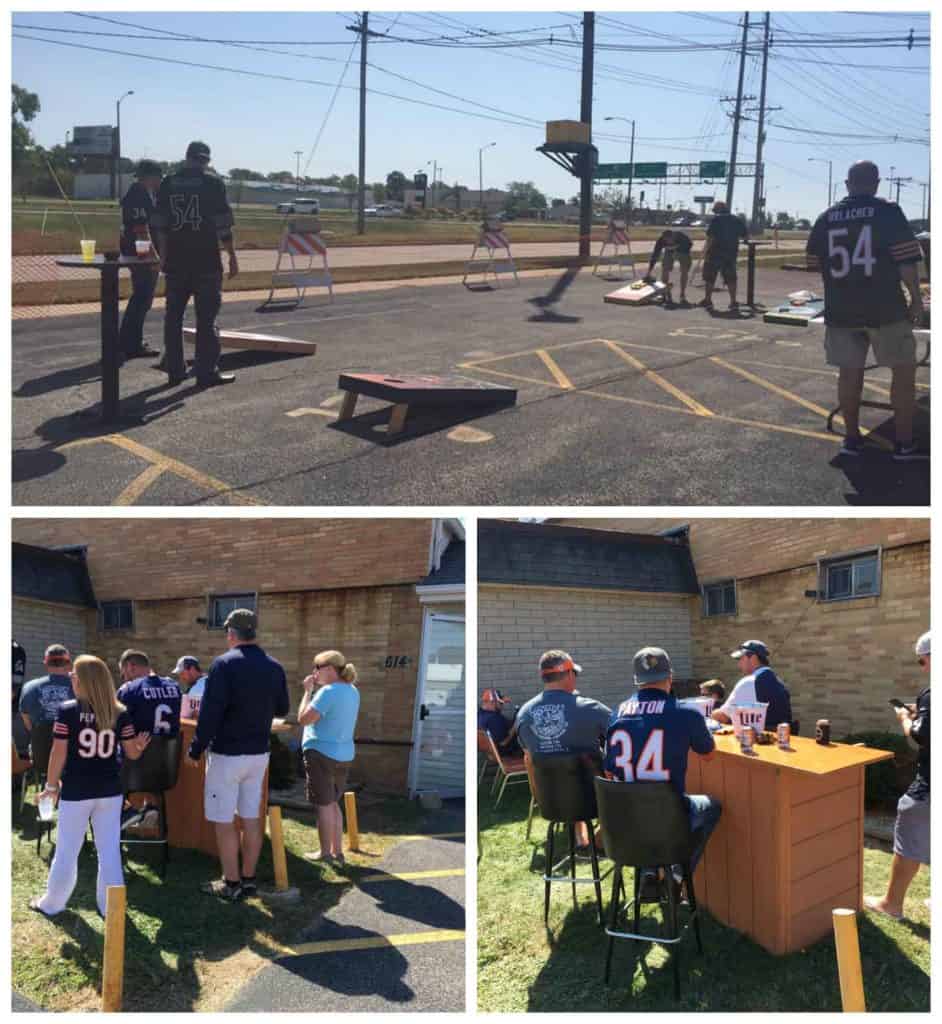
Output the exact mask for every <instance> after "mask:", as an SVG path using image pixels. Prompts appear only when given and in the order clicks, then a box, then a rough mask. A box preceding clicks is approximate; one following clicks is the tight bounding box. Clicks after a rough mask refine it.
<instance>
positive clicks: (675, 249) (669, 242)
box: [644, 231, 693, 306]
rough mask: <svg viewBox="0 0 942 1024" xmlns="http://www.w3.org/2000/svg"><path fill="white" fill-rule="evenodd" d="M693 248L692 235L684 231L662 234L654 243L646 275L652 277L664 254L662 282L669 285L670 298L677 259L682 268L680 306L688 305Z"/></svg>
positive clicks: (668, 293)
mask: <svg viewBox="0 0 942 1024" xmlns="http://www.w3.org/2000/svg"><path fill="white" fill-rule="evenodd" d="M692 248H693V242H691V240H690V235H688V234H685V233H684V232H683V231H664V232H662V234H661V237H660V238H658V240H657V242H655V243H654V252H652V253H651V262H650V263H649V264H648V272H647V273H646V274H645V275H644V276H645V278H646V279H648V278H650V277H651V276H652V275H651V271H653V270H654V266H655V264H656V263H657V261H658V259H659V258H660V257H661V254H662V253H663V255H664V263H663V266H662V268H661V281H663V282H664V284H666V285H667V289H668V291H667V295H668V296H669V295H670V287H671V271H672V270H673V269H674V260H675V259H676V260H677V263H678V264H679V266H680V304H681V305H682V306H686V305H687V278H688V277H689V276H690V263H691V259H690V250H691V249H692Z"/></svg>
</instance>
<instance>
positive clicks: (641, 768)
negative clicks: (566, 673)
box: [603, 689, 715, 794]
mask: <svg viewBox="0 0 942 1024" xmlns="http://www.w3.org/2000/svg"><path fill="white" fill-rule="evenodd" d="M714 747H715V743H714V742H713V737H712V736H711V735H710V732H709V730H708V729H707V726H706V721H705V720H704V718H703V715H701V714H700V713H699V711H696V710H694V709H693V708H685V707H678V706H677V700H676V698H675V697H674V695H673V694H669V693H665V692H664V691H663V690H655V689H641V690H639V691H638V692H637V693H636V694H635V695H634V696H632V697H629V698H628V700H626V701H624V702H623V703H622V704H620V705H619V706H618V707H617V708H616V709H615V710H614V711H613V712H612V718H611V721H610V723H609V726H608V732H607V733H606V736H605V760H604V764H603V767H604V770H605V774H606V775H607V776H608V777H609V778H612V779H617V780H618V781H620V782H670V783H671V785H673V786H674V788H675V789H677V791H678V792H679V793H681V794H683V792H684V783H685V782H686V778H687V754H688V753H689V751H691V750H694V751H696V752H697V753H698V754H709V753H710V752H711V751H712V750H713V748H714Z"/></svg>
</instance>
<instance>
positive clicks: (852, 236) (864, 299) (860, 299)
mask: <svg viewBox="0 0 942 1024" xmlns="http://www.w3.org/2000/svg"><path fill="white" fill-rule="evenodd" d="M921 259H922V249H921V248H920V246H919V242H918V241H916V237H915V235H914V234H913V232H912V228H910V226H909V222H908V221H907V220H906V218H905V217H904V216H903V211H902V210H901V209H900V208H899V207H898V206H897V205H896V203H890V202H887V201H886V200H885V199H879V198H877V197H876V196H847V197H846V198H845V199H842V200H841V201H840V202H839V203H835V204H834V206H832V207H830V208H829V209H827V210H825V211H824V213H822V214H821V216H820V217H818V219H817V221H815V225H814V227H813V228H812V230H811V234H810V235H809V237H808V244H807V266H808V269H809V270H817V271H819V272H820V274H821V277H822V278H823V280H824V319H825V322H826V323H828V324H830V325H832V326H833V327H882V326H883V325H885V324H894V323H898V322H899V321H900V320H904V319H905V318H906V312H907V305H906V300H905V298H904V296H903V291H902V289H901V287H900V272H899V267H900V264H903V263H918V262H919V260H921Z"/></svg>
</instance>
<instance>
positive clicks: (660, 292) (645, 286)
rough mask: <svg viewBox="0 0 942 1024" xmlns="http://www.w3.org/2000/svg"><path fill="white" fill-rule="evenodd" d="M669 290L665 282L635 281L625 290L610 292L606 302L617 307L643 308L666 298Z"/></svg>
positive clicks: (618, 289)
mask: <svg viewBox="0 0 942 1024" xmlns="http://www.w3.org/2000/svg"><path fill="white" fill-rule="evenodd" d="M667 290H668V289H667V285H666V284H664V282H663V281H651V282H647V281H633V282H632V283H631V284H628V285H625V287H624V288H616V289H615V291H613V292H609V293H608V295H606V296H605V299H604V301H605V302H612V303H614V304H615V305H616V306H643V305H645V304H648V303H651V302H656V301H657V300H658V299H661V298H664V297H665V293H666V292H667Z"/></svg>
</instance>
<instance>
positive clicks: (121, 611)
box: [98, 601, 134, 631]
mask: <svg viewBox="0 0 942 1024" xmlns="http://www.w3.org/2000/svg"><path fill="white" fill-rule="evenodd" d="M98 621H99V625H100V628H101V629H102V631H105V630H111V629H122V630H128V631H130V630H133V629H134V602H133V601H102V602H101V604H100V605H99V606H98Z"/></svg>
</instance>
